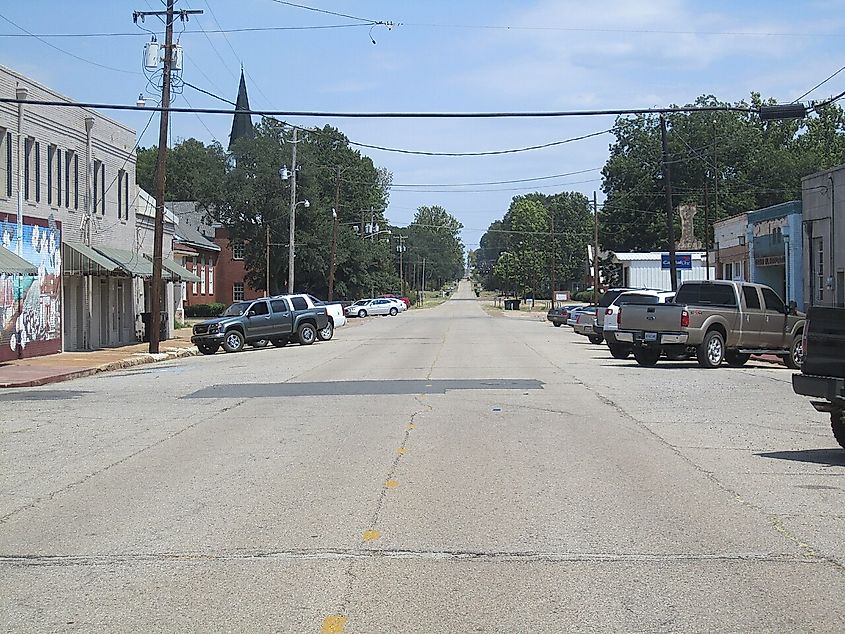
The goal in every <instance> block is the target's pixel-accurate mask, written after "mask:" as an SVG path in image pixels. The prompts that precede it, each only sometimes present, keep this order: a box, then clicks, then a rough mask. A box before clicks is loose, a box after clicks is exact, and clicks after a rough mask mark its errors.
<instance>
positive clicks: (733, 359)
mask: <svg viewBox="0 0 845 634" xmlns="http://www.w3.org/2000/svg"><path fill="white" fill-rule="evenodd" d="M750 358H751V355H750V354H745V353H742V352H737V351H736V350H728V351H727V352H726V353H725V361H727V363H728V365H729V366H731V367H732V368H741V367H742V366H744V365H745V364H746V363H748V360H749V359H750Z"/></svg>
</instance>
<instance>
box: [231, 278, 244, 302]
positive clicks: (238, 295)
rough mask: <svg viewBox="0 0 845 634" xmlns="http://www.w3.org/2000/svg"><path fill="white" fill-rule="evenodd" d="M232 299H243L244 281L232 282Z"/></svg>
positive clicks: (238, 300) (239, 300)
mask: <svg viewBox="0 0 845 634" xmlns="http://www.w3.org/2000/svg"><path fill="white" fill-rule="evenodd" d="M232 301H233V302H242V301H244V283H243V282H235V283H234V284H232Z"/></svg>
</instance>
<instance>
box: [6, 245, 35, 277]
mask: <svg viewBox="0 0 845 634" xmlns="http://www.w3.org/2000/svg"><path fill="white" fill-rule="evenodd" d="M0 273H6V274H7V275H38V267H37V266H35V265H34V264H30V263H29V262H27V261H26V260H24V259H23V258H22V257H20V256H19V255H18V254H17V253H14V252H12V251H10V250H9V249H7V248H6V247H0Z"/></svg>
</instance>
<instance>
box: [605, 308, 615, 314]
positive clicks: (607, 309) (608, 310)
mask: <svg viewBox="0 0 845 634" xmlns="http://www.w3.org/2000/svg"><path fill="white" fill-rule="evenodd" d="M604 314H605V315H612V314H613V309H612V308H605V309H604Z"/></svg>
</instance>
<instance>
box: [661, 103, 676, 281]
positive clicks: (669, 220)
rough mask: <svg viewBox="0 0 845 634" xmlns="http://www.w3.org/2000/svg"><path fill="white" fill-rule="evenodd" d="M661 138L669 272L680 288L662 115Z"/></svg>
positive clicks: (669, 174) (666, 147) (670, 185)
mask: <svg viewBox="0 0 845 634" xmlns="http://www.w3.org/2000/svg"><path fill="white" fill-rule="evenodd" d="M660 140H661V144H662V146H663V187H664V189H665V192H666V235H667V237H668V239H669V274H670V275H671V277H672V290H673V291H676V290H678V263H677V262H676V261H675V213H674V209H673V208H672V175H671V172H670V171H669V143H668V141H667V140H666V118H665V117H664V116H663V114H662V113H661V115H660Z"/></svg>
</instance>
